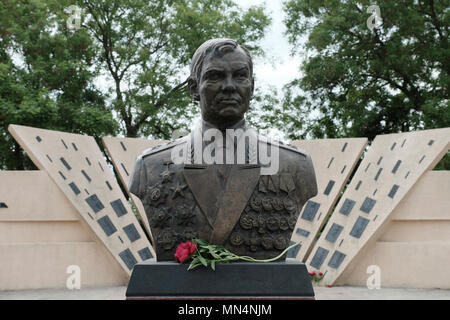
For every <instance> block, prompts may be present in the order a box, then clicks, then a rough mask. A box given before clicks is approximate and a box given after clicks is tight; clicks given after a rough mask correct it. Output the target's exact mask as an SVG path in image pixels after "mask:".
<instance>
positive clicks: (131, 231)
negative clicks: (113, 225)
mask: <svg viewBox="0 0 450 320" xmlns="http://www.w3.org/2000/svg"><path fill="white" fill-rule="evenodd" d="M123 231H125V234H126V235H127V237H128V239H130V241H131V242H134V241H136V240H138V239H139V238H140V237H141V236H140V235H139V233H138V231H137V229H136V227H135V226H134V224H129V225H127V226H126V227H124V228H123Z"/></svg>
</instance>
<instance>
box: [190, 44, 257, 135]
mask: <svg viewBox="0 0 450 320" xmlns="http://www.w3.org/2000/svg"><path fill="white" fill-rule="evenodd" d="M197 88H198V97H199V99H200V108H201V111H202V117H203V119H204V120H205V121H208V122H210V123H212V124H214V125H216V126H217V127H219V128H226V127H229V126H232V125H233V124H235V123H236V122H238V121H240V120H241V119H242V118H243V117H244V114H245V112H247V110H248V108H249V104H250V99H251V97H252V94H253V76H252V74H251V72H250V66H249V59H248V57H247V55H246V54H245V52H244V51H243V50H242V49H241V48H239V47H238V48H236V49H235V50H233V51H231V52H228V53H225V55H223V56H222V57H217V56H211V57H210V58H208V59H206V60H205V62H204V64H203V68H202V71H201V74H200V79H199V81H198V87H197Z"/></svg>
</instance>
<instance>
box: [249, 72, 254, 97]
mask: <svg viewBox="0 0 450 320" xmlns="http://www.w3.org/2000/svg"><path fill="white" fill-rule="evenodd" d="M254 92H255V78H254V77H253V76H252V93H251V95H250V100H252V99H253V93H254Z"/></svg>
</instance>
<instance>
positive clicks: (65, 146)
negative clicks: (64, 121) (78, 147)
mask: <svg viewBox="0 0 450 320" xmlns="http://www.w3.org/2000/svg"><path fill="white" fill-rule="evenodd" d="M61 142H62V144H63V145H64V148H66V149H69V148H68V147H67V144H66V143H65V142H64V140H63V139H61Z"/></svg>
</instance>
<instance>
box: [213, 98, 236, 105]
mask: <svg viewBox="0 0 450 320" xmlns="http://www.w3.org/2000/svg"><path fill="white" fill-rule="evenodd" d="M217 102H218V103H224V104H235V103H240V100H239V99H235V98H222V99H217Z"/></svg>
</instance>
